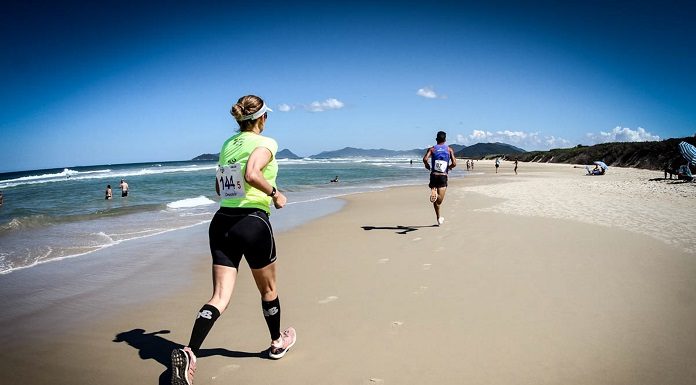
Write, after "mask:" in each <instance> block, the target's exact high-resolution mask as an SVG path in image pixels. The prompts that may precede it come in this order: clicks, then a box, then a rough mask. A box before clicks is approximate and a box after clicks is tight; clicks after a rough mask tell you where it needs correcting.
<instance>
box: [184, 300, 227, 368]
mask: <svg viewBox="0 0 696 385" xmlns="http://www.w3.org/2000/svg"><path fill="white" fill-rule="evenodd" d="M218 317H220V311H219V310H218V309H217V308H216V307H215V306H213V305H208V304H205V305H203V307H202V308H201V310H200V311H199V312H198V316H197V317H196V322H195V323H194V324H193V330H192V331H191V339H190V340H189V343H188V346H189V347H190V348H191V350H193V354H195V355H198V349H200V348H201V345H202V344H203V340H205V337H206V336H207V335H208V332H210V329H212V328H213V324H214V323H215V321H216V320H217V319H218Z"/></svg>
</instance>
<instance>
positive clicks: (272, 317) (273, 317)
mask: <svg viewBox="0 0 696 385" xmlns="http://www.w3.org/2000/svg"><path fill="white" fill-rule="evenodd" d="M261 307H262V308H263V318H265V319H266V325H268V331H269V332H270V333H271V340H273V341H275V340H277V339H278V338H280V301H279V300H278V297H276V299H274V300H273V301H268V302H266V301H263V300H262V301H261Z"/></svg>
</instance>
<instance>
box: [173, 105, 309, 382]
mask: <svg viewBox="0 0 696 385" xmlns="http://www.w3.org/2000/svg"><path fill="white" fill-rule="evenodd" d="M268 111H272V110H271V109H270V108H268V107H266V104H265V103H264V101H263V100H262V99H261V98H259V97H258V96H255V95H248V96H243V97H241V98H240V99H239V100H238V101H237V103H236V104H235V105H233V106H232V108H231V110H230V113H231V114H232V116H234V118H235V120H236V121H237V124H238V125H239V133H237V134H235V135H233V136H232V137H230V138H229V139H227V141H225V143H224V144H223V145H222V150H221V151H220V159H219V162H218V169H217V173H216V181H215V190H216V192H217V193H218V195H220V196H221V200H220V209H219V210H218V211H217V212H216V213H215V216H213V219H212V221H211V222H210V227H209V230H208V235H209V240H210V252H211V254H212V263H213V294H212V297H211V298H210V300H209V301H208V302H207V303H206V304H205V305H203V307H201V309H200V310H199V312H198V316H197V317H196V320H195V322H194V324H193V330H192V331H191V339H190V340H189V343H188V345H187V346H186V347H184V348H183V349H175V350H174V351H172V354H171V359H172V384H174V385H184V384H186V385H190V384H192V382H193V374H194V372H195V370H196V355H197V354H198V351H199V349H200V348H201V345H202V344H203V340H205V338H206V336H207V335H208V332H209V331H210V330H211V328H212V327H213V324H214V323H215V321H216V320H217V319H218V317H220V315H221V314H222V313H223V312H224V311H225V309H226V308H227V305H228V304H229V302H230V298H231V296H232V291H233V289H234V286H235V283H236V281H237V273H238V269H239V265H240V262H241V259H242V256H244V258H245V259H246V261H247V264H248V265H249V267H250V269H251V273H252V275H253V277H254V281H255V282H256V286H257V288H258V290H259V292H260V294H261V309H262V311H263V316H264V319H265V320H266V325H267V326H268V331H269V334H270V338H271V343H270V348H269V349H268V350H267V353H268V356H269V357H270V358H272V359H279V358H282V357H283V356H284V355H285V353H287V352H288V350H289V349H290V348H291V347H292V346H293V345H294V344H295V341H296V334H295V329H293V328H291V327H290V328H287V329H285V330H283V331H282V332H281V330H280V301H279V299H278V292H277V289H276V263H275V262H276V246H275V240H274V238H273V230H272V229H271V223H270V222H269V220H268V216H269V215H270V204H271V202H272V203H273V205H274V206H275V208H276V209H280V208H282V207H283V206H285V203H286V202H287V199H286V197H285V195H283V193H281V192H280V191H278V190H277V189H276V176H277V174H278V163H277V161H276V158H275V154H276V152H277V151H278V144H277V143H276V141H275V140H273V139H271V138H269V137H266V136H262V135H261V133H262V132H263V131H264V128H265V126H266V120H267V119H268Z"/></svg>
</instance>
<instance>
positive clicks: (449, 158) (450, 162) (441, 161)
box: [423, 131, 457, 226]
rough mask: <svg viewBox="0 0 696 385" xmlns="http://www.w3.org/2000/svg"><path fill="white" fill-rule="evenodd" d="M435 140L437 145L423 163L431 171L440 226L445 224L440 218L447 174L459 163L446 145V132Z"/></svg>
mask: <svg viewBox="0 0 696 385" xmlns="http://www.w3.org/2000/svg"><path fill="white" fill-rule="evenodd" d="M435 140H436V142H437V144H436V145H434V146H432V147H430V148H429V149H428V151H426V153H425V155H424V156H423V163H424V164H425V168H426V169H428V170H430V184H428V187H430V202H432V203H433V208H434V209H435V217H436V218H437V225H438V226H439V225H441V224H443V223H444V222H445V218H444V217H441V216H440V205H442V201H443V200H445V192H446V191H447V173H448V172H449V170H451V169H453V168H455V167H456V166H457V161H456V160H455V158H454V151H452V149H451V148H450V146H448V145H446V144H445V141H446V140H447V134H446V133H445V132H444V131H438V133H437V136H436V138H435Z"/></svg>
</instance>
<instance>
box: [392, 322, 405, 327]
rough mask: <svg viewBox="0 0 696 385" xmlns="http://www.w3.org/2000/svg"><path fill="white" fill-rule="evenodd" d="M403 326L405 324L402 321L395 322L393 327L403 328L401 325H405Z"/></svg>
mask: <svg viewBox="0 0 696 385" xmlns="http://www.w3.org/2000/svg"><path fill="white" fill-rule="evenodd" d="M403 324H404V323H403V322H401V321H394V322H392V326H401V325H403Z"/></svg>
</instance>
